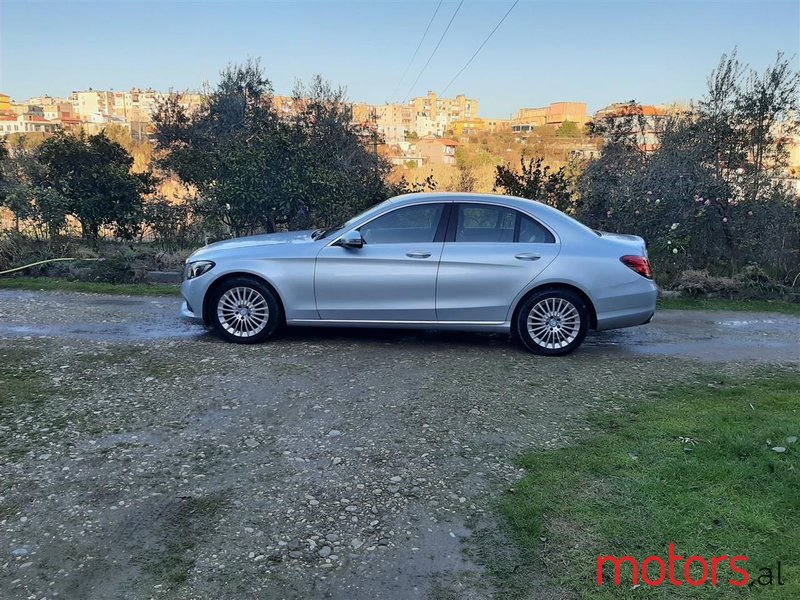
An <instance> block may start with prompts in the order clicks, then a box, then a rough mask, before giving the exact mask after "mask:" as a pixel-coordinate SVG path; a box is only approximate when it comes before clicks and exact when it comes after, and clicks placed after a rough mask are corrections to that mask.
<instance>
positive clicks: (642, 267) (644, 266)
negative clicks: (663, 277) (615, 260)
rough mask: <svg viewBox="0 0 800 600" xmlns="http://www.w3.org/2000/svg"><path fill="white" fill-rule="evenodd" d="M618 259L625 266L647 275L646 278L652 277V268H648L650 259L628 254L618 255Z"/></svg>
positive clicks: (644, 275) (643, 275)
mask: <svg viewBox="0 0 800 600" xmlns="http://www.w3.org/2000/svg"><path fill="white" fill-rule="evenodd" d="M619 260H620V262H622V264H624V265H625V266H626V267H628V268H629V269H633V270H634V271H636V272H637V273H638V274H639V275H641V276H642V277H647V278H648V279H652V278H653V269H651V268H650V261H649V260H647V259H646V258H645V257H644V256H634V255H632V254H628V255H626V256H620V257H619Z"/></svg>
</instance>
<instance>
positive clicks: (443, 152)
mask: <svg viewBox="0 0 800 600" xmlns="http://www.w3.org/2000/svg"><path fill="white" fill-rule="evenodd" d="M457 147H458V142H456V141H455V140H450V139H447V138H438V137H435V136H433V135H427V136H425V137H421V138H420V139H419V140H417V143H416V150H417V152H418V153H419V155H420V156H422V157H423V158H424V159H425V162H427V163H431V164H434V165H451V166H455V164H456V148H457Z"/></svg>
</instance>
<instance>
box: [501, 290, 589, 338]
mask: <svg viewBox="0 0 800 600" xmlns="http://www.w3.org/2000/svg"><path fill="white" fill-rule="evenodd" d="M547 290H568V291H570V292H573V293H575V294H577V295H578V296H580V297H581V299H582V300H583V301H584V302H585V303H586V308H587V309H588V310H589V329H597V310H596V309H595V307H594V303H593V302H592V299H591V298H590V297H589V294H587V293H586V292H584V291H583V290H582V289H580V288H579V287H576V286H574V285H571V284H569V283H561V282H548V283H543V284H541V285H538V286H536V287H534V288H531V289H530V290H528V291H527V292H525V293H524V294H523V295H522V297H521V298H520V299H519V300H518V301H517V303H516V304H515V305H514V311H513V312H512V314H511V323H512V329H513V327H514V325H513V324H514V323H515V322H516V320H517V316H518V315H519V309H520V307H521V306H522V303H523V302H525V301H526V300H527V299H528V298H530V297H531V296H532V295H533V294H536V293H538V292H544V291H547Z"/></svg>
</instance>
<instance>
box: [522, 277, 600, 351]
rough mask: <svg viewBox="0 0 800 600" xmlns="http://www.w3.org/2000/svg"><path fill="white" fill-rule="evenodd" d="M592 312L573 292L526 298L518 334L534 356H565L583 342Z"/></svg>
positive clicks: (537, 294) (543, 293)
mask: <svg viewBox="0 0 800 600" xmlns="http://www.w3.org/2000/svg"><path fill="white" fill-rule="evenodd" d="M588 329H589V309H588V308H587V307H586V303H585V302H584V301H583V299H582V298H581V297H580V296H579V295H578V294H576V293H575V292H572V291H570V290H543V291H541V292H537V293H535V294H533V295H532V296H531V297H530V298H527V299H526V300H525V301H524V302H523V303H522V306H520V309H519V311H517V319H516V323H515V333H516V335H517V337H518V338H519V339H520V341H522V343H523V345H524V346H525V347H526V348H527V349H528V350H530V351H531V352H533V353H535V354H542V355H544V356H563V355H564V354H569V353H570V352H572V351H573V350H575V349H576V348H577V347H578V346H580V345H581V343H583V340H584V338H585V337H586V332H587V330H588Z"/></svg>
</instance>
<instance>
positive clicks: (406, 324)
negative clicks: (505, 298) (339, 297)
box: [286, 319, 511, 333]
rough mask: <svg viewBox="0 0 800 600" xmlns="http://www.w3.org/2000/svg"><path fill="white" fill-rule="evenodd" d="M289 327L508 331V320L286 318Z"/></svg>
mask: <svg viewBox="0 0 800 600" xmlns="http://www.w3.org/2000/svg"><path fill="white" fill-rule="evenodd" d="M286 324H287V325H289V326H290V327H364V328H369V327H372V328H386V329H442V330H445V329H447V330H453V331H485V332H492V333H508V332H509V331H511V323H510V321H381V320H372V319H353V320H350V319H288V320H287V321H286Z"/></svg>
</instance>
